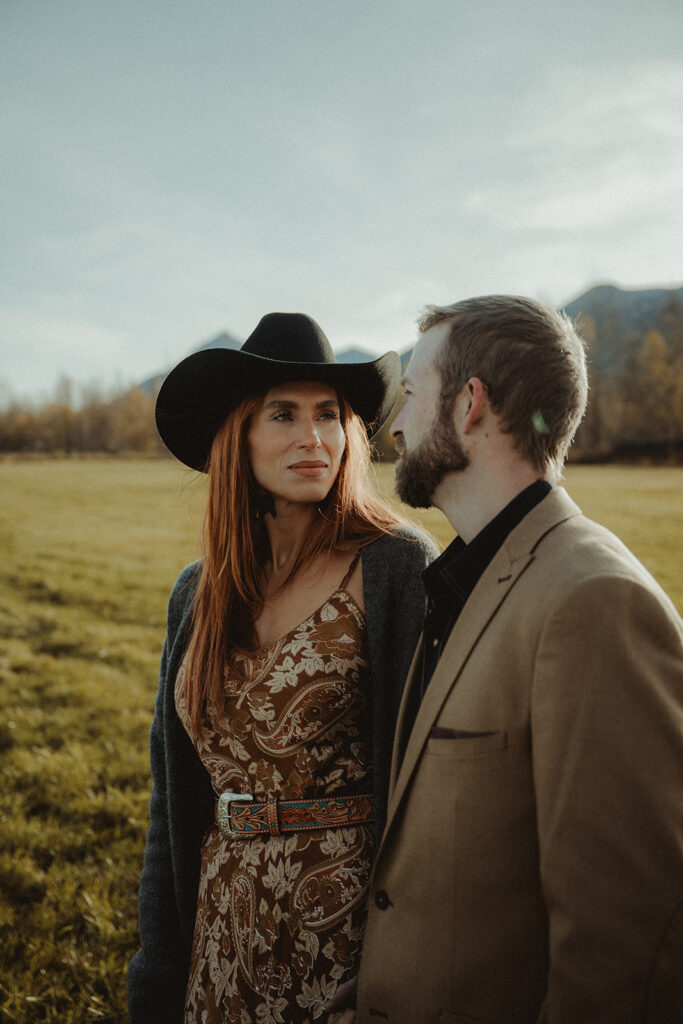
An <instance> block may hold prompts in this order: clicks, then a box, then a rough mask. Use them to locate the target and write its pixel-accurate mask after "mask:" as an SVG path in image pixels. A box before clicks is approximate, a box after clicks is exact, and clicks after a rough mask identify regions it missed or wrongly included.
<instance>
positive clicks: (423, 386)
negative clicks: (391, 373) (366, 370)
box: [391, 324, 469, 508]
mask: <svg viewBox="0 0 683 1024" xmlns="http://www.w3.org/2000/svg"><path fill="white" fill-rule="evenodd" d="M449 330H450V326H449V325H448V324H437V325H436V326H435V327H431V328H430V329H429V330H428V331H425V333H424V334H423V335H421V337H420V340H419V341H418V343H417V345H416V346H415V349H414V351H413V355H412V357H411V360H410V363H409V364H408V369H407V370H406V374H405V377H404V378H403V392H404V396H405V404H404V406H403V408H402V409H401V411H400V412H399V414H398V416H397V417H396V419H395V420H394V421H393V423H392V424H391V436H392V437H393V439H394V444H395V446H396V451H397V452H398V453H399V456H400V459H399V461H398V462H397V464H396V493H397V494H398V496H399V498H400V499H401V501H405V503H406V504H407V505H412V507H413V508H429V507H430V506H431V505H432V504H433V499H434V494H435V492H436V490H437V488H438V486H439V484H440V483H441V481H442V480H443V479H444V477H445V476H446V474H447V473H457V472H460V471H461V470H463V469H465V468H466V466H468V465H469V459H468V457H467V455H466V454H465V452H464V450H463V447H462V444H461V443H460V438H459V437H458V433H457V431H456V428H455V423H454V421H453V416H452V412H453V410H452V409H451V410H449V414H448V415H442V414H441V410H440V406H439V398H440V394H441V378H440V376H439V373H438V370H437V369H436V366H435V361H436V357H437V354H438V352H439V350H440V348H441V346H442V345H443V343H444V342H445V340H446V338H447V336H448V333H449Z"/></svg>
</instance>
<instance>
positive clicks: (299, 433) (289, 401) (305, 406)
mask: <svg viewBox="0 0 683 1024" xmlns="http://www.w3.org/2000/svg"><path fill="white" fill-rule="evenodd" d="M247 440H248V443H249V458H250V462H251V468H252V472H253V474H254V477H255V478H256V482H257V483H258V484H259V485H260V487H262V488H263V489H264V490H265V491H268V492H270V494H272V495H273V497H274V498H284V499H285V500H287V501H295V502H304V503H315V502H318V501H322V499H323V498H324V497H325V496H326V495H327V494H328V493H329V490H330V488H331V487H332V484H333V483H334V481H335V478H336V476H337V473H338V472H339V465H340V463H341V458H342V455H343V453H344V446H345V443H346V438H345V436H344V428H343V427H342V425H341V420H340V410H339V400H338V398H337V395H336V392H335V390H334V388H331V387H329V386H328V385H327V384H319V383H317V382H316V381H292V382H291V383H289V384H278V385H277V386H276V387H274V388H271V389H270V391H269V392H268V394H267V395H266V396H265V397H264V399H263V404H262V405H261V407H260V408H259V409H258V410H257V411H256V412H255V413H254V415H253V416H252V418H251V425H250V427H249V433H248V435H247Z"/></svg>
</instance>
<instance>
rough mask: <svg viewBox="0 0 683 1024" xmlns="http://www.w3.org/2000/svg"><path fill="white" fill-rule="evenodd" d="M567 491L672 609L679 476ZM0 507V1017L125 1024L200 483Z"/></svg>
mask: <svg viewBox="0 0 683 1024" xmlns="http://www.w3.org/2000/svg"><path fill="white" fill-rule="evenodd" d="M378 475H379V482H380V485H381V486H383V487H387V488H389V489H390V487H391V470H390V469H386V468H382V469H380V471H379V474H378ZM566 486H567V488H568V490H569V492H570V494H571V495H572V496H573V497H574V498H575V500H576V501H578V503H579V504H580V505H581V506H582V508H583V509H584V511H585V512H586V513H587V514H588V515H590V516H592V517H593V518H596V519H598V520H600V521H601V522H603V523H605V524H606V525H607V526H609V527H611V528H612V529H614V530H615V532H617V533H618V534H619V535H620V536H621V537H622V539H623V540H624V541H625V542H626V543H627V544H628V545H629V546H630V547H631V548H632V549H633V550H634V551H635V553H636V554H637V555H638V556H639V557H640V558H641V560H642V561H643V562H644V563H645V564H646V566H647V567H648V568H649V569H650V571H651V572H652V573H653V574H654V575H655V576H656V577H657V578H658V579H659V580H660V582H661V583H662V585H663V586H664V587H665V589H667V590H668V592H669V593H670V595H671V596H672V598H673V599H674V601H675V602H676V604H677V606H678V608H679V609H681V608H683V578H682V577H683V574H682V573H681V566H682V563H683V555H682V553H681V546H680V537H681V536H682V535H683V469H650V468H643V469H629V468H616V467H571V468H570V470H569V471H568V474H567V481H566ZM0 495H1V496H2V497H1V498H0V507H1V509H2V515H1V516H0V551H1V552H2V559H1V560H0V773H1V774H0V1020H1V1021H16V1022H20V1024H24V1022H26V1024H33V1022H38V1021H49V1022H54V1024H57V1022H59V1024H84V1022H87V1021H103V1022H109V1024H123V1022H125V1020H126V1011H125V971H126V965H127V962H128V959H129V957H130V955H131V953H132V952H133V951H134V950H135V948H136V943H137V935H136V918H137V909H136V903H135V899H136V889H137V882H138V876H139V871H140V866H141V858H142V848H143V842H144V833H145V829H146V818H147V800H148V796H149V772H148V761H147V735H148V729H149V723H150V720H151V714H152V707H153V702H154V694H155V689H156V672H157V660H158V656H159V651H160V648H161V643H162V639H163V631H164V618H165V607H166V600H167V596H168V592H169V590H170V587H171V585H172V583H173V580H174V579H175V576H176V575H177V573H178V571H179V570H180V569H181V568H182V566H183V565H185V564H187V562H189V561H191V560H192V559H193V558H195V557H196V556H197V554H198V551H199V530H200V523H201V515H202V505H203V495H204V484H203V480H202V478H200V477H197V476H196V475H194V474H190V473H189V472H188V471H184V470H183V469H182V468H181V467H179V466H178V465H177V464H175V463H172V462H170V461H163V460H160V461H153V460H151V461H142V460H139V461H137V460H136V461H116V460H111V461H107V460H90V461H86V460H83V461H79V460H67V461H62V462H59V461H55V462H48V461H46V462H11V461H5V462H0ZM419 518H420V519H421V520H422V521H423V522H424V523H425V525H426V526H427V528H428V529H429V530H430V531H431V532H432V534H433V535H434V536H436V537H437V539H438V540H439V541H440V542H441V543H442V544H446V543H448V541H449V540H450V538H451V536H452V533H451V530H450V527H449V526H448V523H447V522H446V521H445V519H444V518H443V516H441V515H440V513H438V512H430V513H427V514H425V515H424V516H420V517H419Z"/></svg>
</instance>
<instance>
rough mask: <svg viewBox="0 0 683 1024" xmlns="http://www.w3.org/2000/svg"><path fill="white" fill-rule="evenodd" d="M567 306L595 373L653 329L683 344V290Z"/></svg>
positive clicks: (348, 355) (618, 363)
mask: <svg viewBox="0 0 683 1024" xmlns="http://www.w3.org/2000/svg"><path fill="white" fill-rule="evenodd" d="M562 308H563V309H564V310H565V311H566V312H567V314H568V315H569V316H570V317H571V318H572V319H573V320H576V321H578V322H579V327H580V329H581V330H582V333H583V335H584V337H585V338H586V341H587V343H588V349H589V358H590V364H591V371H592V374H595V373H598V374H599V375H600V376H603V377H610V376H612V375H614V374H616V373H618V372H619V370H620V369H621V368H622V366H623V364H624V361H625V359H627V358H628V357H629V356H632V355H634V354H635V353H636V352H638V350H639V349H640V348H641V346H642V344H643V339H644V337H645V334H646V333H647V332H648V331H650V330H657V331H660V332H661V333H662V334H663V335H664V337H666V339H667V341H668V343H669V344H670V345H674V346H675V344H676V341H675V339H676V338H678V339H680V343H681V345H683V288H648V289H642V290H627V289H623V288H619V287H617V286H616V285H613V284H599V285H596V286H595V287H593V288H590V289H589V290H588V291H587V292H584V294H583V295H579V296H578V298H576V299H572V300H571V302H568V303H566V305H565V306H564V307H562ZM241 347H242V341H240V340H239V339H238V338H236V337H235V336H234V335H232V334H229V333H228V332H227V331H223V332H222V333H221V334H218V335H216V337H215V338H212V339H211V340H210V341H205V342H203V344H201V345H198V346H197V348H195V349H193V350H192V351H193V352H201V351H203V350H204V349H207V348H232V349H238V348H241ZM412 351H413V350H412V348H409V349H406V350H405V351H404V352H402V353H401V369H402V370H403V371H405V368H406V366H407V365H408V361H409V360H410V356H411V354H412ZM335 354H336V357H337V362H340V363H363V362H369V361H372V360H374V359H377V358H378V357H377V354H376V353H372V352H368V351H367V350H366V349H362V348H348V349H344V350H343V351H342V352H337V353H335ZM169 370H170V367H169ZM169 370H166V371H165V372H163V373H158V374H155V375H154V376H153V377H149V378H148V379H147V380H145V381H143V382H142V384H140V385H139V387H140V388H141V390H142V391H145V392H147V393H148V394H156V392H157V391H158V390H159V388H160V386H161V383H162V381H163V380H164V378H165V376H166V374H167V373H168V372H169Z"/></svg>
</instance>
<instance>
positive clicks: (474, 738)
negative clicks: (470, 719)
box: [425, 727, 508, 761]
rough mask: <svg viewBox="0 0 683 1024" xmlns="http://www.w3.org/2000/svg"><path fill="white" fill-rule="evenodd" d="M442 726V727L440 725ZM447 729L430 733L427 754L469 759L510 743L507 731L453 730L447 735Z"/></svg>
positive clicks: (491, 752)
mask: <svg viewBox="0 0 683 1024" xmlns="http://www.w3.org/2000/svg"><path fill="white" fill-rule="evenodd" d="M439 728H440V727H439ZM446 731H447V730H445V729H444V730H443V732H439V733H436V734H434V735H430V736H429V738H428V740H427V746H426V747H425V753H426V754H430V755H431V754H434V755H435V756H436V757H448V758H451V759H456V760H463V761H469V760H471V759H472V758H475V757H485V756H486V755H487V754H493V753H495V752H496V751H499V750H505V749H506V747H507V745H508V734H507V733H506V732H481V733H475V732H464V731H463V730H455V729H454V730H452V732H453V735H451V736H448V735H445V733H446Z"/></svg>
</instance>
